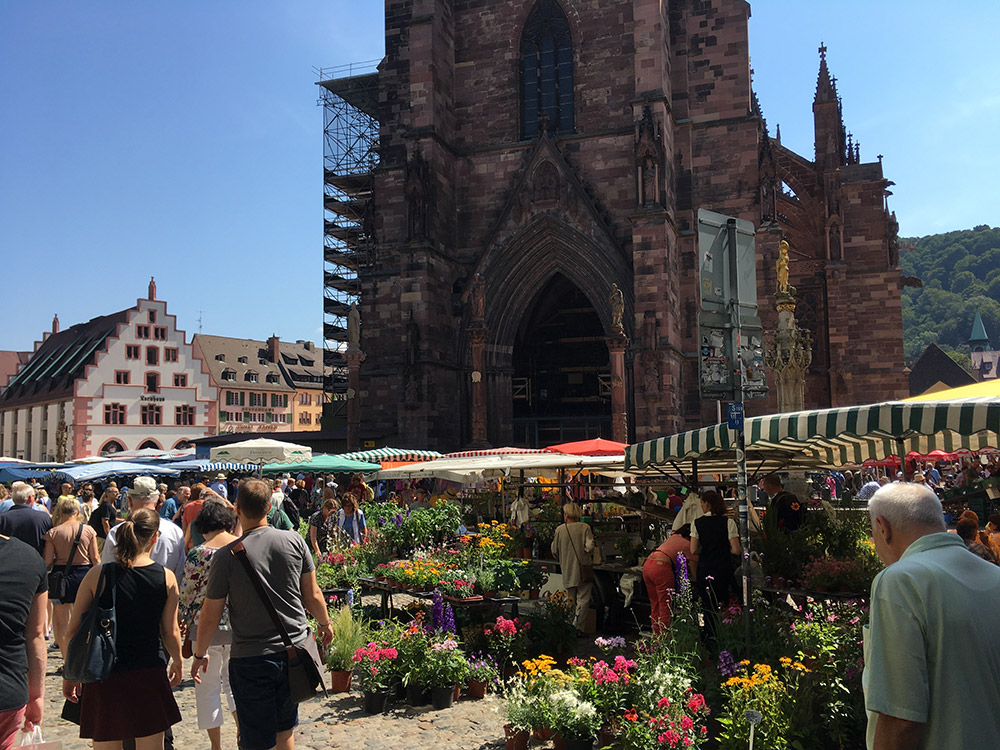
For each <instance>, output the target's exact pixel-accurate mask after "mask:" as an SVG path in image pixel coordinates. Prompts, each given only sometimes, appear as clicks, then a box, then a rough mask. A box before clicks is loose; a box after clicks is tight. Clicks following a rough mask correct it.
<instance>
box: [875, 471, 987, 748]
mask: <svg viewBox="0 0 1000 750" xmlns="http://www.w3.org/2000/svg"><path fill="white" fill-rule="evenodd" d="M868 515H869V519H870V521H871V527H872V537H873V539H874V540H875V551H876V552H877V553H878V555H879V557H880V558H881V559H882V562H884V563H885V564H886V566H887V567H886V569H885V570H883V571H882V572H881V573H879V574H878V575H877V576H876V577H875V580H874V581H873V582H872V590H871V619H870V624H869V625H866V626H865V634H864V636H865V639H864V640H865V670H864V676H863V684H864V688H865V707H866V708H867V710H868V747H869V748H874V749H875V750H902V749H903V748H907V750H909V749H910V748H946V747H947V748H950V747H954V748H962V750H976V749H978V748H982V749H983V750H986V749H987V748H989V749H991V750H995V749H996V748H998V747H1000V722H998V721H997V719H996V708H997V706H1000V650H998V649H997V648H996V644H997V643H1000V568H998V567H997V566H996V565H991V564H990V563H988V562H986V561H985V560H981V559H980V558H978V557H976V556H975V555H974V554H972V553H971V552H969V550H967V549H966V547H965V544H964V542H963V541H962V539H961V538H960V537H959V536H958V535H957V534H949V533H948V532H947V527H946V526H945V523H944V518H943V514H942V509H941V502H940V501H939V500H938V498H937V495H935V494H934V492H933V491H931V490H930V489H928V488H927V487H926V486H924V485H919V484H908V483H896V482H894V483H892V484H889V485H886V486H885V487H882V488H881V489H880V490H878V492H876V493H875V494H874V495H873V496H872V499H871V500H870V501H869V502H868Z"/></svg>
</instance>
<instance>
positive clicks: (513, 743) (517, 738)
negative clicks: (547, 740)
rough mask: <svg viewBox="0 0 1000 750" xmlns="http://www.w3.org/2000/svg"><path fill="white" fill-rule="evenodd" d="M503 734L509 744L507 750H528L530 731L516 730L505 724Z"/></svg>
mask: <svg viewBox="0 0 1000 750" xmlns="http://www.w3.org/2000/svg"><path fill="white" fill-rule="evenodd" d="M503 733H504V739H505V741H506V743H507V749H506V750H528V740H529V739H530V738H531V733H530V732H529V731H528V730H526V729H515V728H514V727H512V726H511V725H510V724H504V725H503Z"/></svg>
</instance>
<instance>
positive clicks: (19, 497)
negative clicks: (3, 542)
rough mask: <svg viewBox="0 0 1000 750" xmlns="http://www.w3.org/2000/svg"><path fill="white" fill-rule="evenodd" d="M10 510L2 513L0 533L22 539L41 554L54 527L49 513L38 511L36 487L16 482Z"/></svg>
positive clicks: (12, 488)
mask: <svg viewBox="0 0 1000 750" xmlns="http://www.w3.org/2000/svg"><path fill="white" fill-rule="evenodd" d="M10 489H11V493H10V499H11V500H12V501H13V503H14V504H13V505H12V506H11V508H10V510H8V511H7V512H6V513H4V514H2V515H0V534H4V535H6V536H12V537H14V538H15V539H20V540H21V541H22V542H24V543H25V544H27V545H28V546H29V547H31V548H32V549H34V550H36V551H37V552H38V554H39V555H41V554H42V553H43V552H44V550H45V541H44V537H45V534H46V532H47V531H48V530H49V529H51V528H52V519H51V518H50V517H49V514H48V513H36V512H35V511H34V508H33V507H32V506H34V504H35V488H34V487H32V486H31V485H30V484H28V483H27V482H14V484H12V485H11V486H10Z"/></svg>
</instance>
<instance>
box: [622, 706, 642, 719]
mask: <svg viewBox="0 0 1000 750" xmlns="http://www.w3.org/2000/svg"><path fill="white" fill-rule="evenodd" d="M625 718H626V719H628V720H629V721H639V712H638V711H636V710H635V708H634V707H633V708H630V709H629V710H628V711H626V712H625Z"/></svg>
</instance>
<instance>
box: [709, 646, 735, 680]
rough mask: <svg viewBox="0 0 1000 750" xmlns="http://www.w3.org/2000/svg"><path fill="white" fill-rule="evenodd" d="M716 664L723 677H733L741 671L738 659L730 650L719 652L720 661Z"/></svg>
mask: <svg viewBox="0 0 1000 750" xmlns="http://www.w3.org/2000/svg"><path fill="white" fill-rule="evenodd" d="M715 666H716V669H718V670H719V674H721V675H722V676H723V677H732V676H733V675H735V674H736V673H737V672H739V671H740V667H739V665H738V664H737V663H736V659H734V658H733V655H732V654H731V653H729V652H728V651H720V652H719V661H718V662H717V663H716V665H715Z"/></svg>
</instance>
